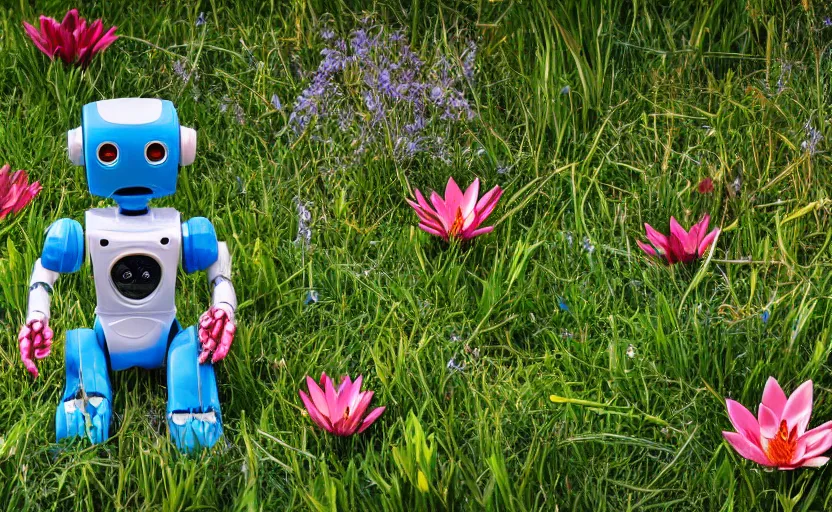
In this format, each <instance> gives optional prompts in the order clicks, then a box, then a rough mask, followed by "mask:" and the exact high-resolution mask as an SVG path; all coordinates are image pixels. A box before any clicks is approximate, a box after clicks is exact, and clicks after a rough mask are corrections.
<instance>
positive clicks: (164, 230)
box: [18, 98, 237, 452]
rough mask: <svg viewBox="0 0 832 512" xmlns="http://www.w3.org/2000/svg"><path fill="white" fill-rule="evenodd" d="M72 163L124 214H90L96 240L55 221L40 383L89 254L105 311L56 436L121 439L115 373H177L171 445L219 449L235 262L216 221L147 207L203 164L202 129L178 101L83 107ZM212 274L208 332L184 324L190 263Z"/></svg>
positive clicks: (27, 332) (38, 341) (34, 290)
mask: <svg viewBox="0 0 832 512" xmlns="http://www.w3.org/2000/svg"><path fill="white" fill-rule="evenodd" d="M67 143H68V153H69V159H70V160H71V161H72V163H74V164H75V165H81V166H84V167H85V168H86V173H87V184H88V187H89V191H90V193H91V194H93V195H96V196H100V197H106V198H112V199H114V200H115V201H116V203H117V204H118V207H113V208H94V209H91V210H87V212H86V221H85V222H86V232H85V231H84V229H83V228H82V227H81V224H80V223H79V222H77V221H75V220H72V219H60V220H58V221H56V222H54V223H53V224H52V225H51V226H50V227H49V229H48V230H47V233H46V240H45V242H44V247H43V252H42V254H41V257H40V258H39V259H38V260H37V261H36V262H35V266H34V270H33V271H32V277H31V279H30V283H29V305H28V312H27V316H26V324H25V325H24V326H23V328H22V329H21V331H20V335H19V336H18V341H19V344H20V354H21V358H22V360H23V362H24V364H25V365H26V368H27V370H29V372H30V373H32V375H34V376H35V377H37V375H38V369H37V367H36V365H35V361H34V360H35V359H43V358H44V357H46V356H47V355H49V352H50V350H51V343H52V330H51V328H50V327H49V318H50V311H49V300H50V294H51V293H52V287H53V285H54V284H55V281H56V280H57V278H58V275H59V274H64V273H68V272H76V271H77V270H79V269H80V268H81V265H82V264H83V263H84V261H85V254H88V255H89V257H90V261H91V263H92V271H93V277H94V279H95V292H96V297H97V304H96V308H95V315H96V320H95V325H94V326H93V328H92V329H74V330H71V331H69V332H67V334H66V347H65V349H66V390H65V391H64V394H63V400H62V401H61V403H60V404H59V405H58V410H57V412H56V414H55V430H56V431H57V438H58V439H59V440H60V439H63V438H72V437H85V436H86V437H88V438H89V439H90V440H91V441H92V442H93V443H101V442H104V441H105V440H106V439H107V438H108V437H109V434H110V431H109V429H110V418H111V415H112V403H113V401H112V400H113V391H112V387H111V385H110V377H109V372H110V371H118V370H124V369H126V368H131V367H134V366H138V367H142V368H158V367H161V366H163V365H166V366H167V388H168V405H167V419H168V425H169V428H170V434H171V438H172V439H173V441H174V443H175V444H176V446H177V447H178V448H179V449H180V450H182V451H185V452H192V451H195V450H198V449H201V448H209V447H211V446H213V445H214V444H215V443H216V442H217V440H218V439H219V438H220V436H221V435H222V416H221V414H220V403H219V397H218V395H217V383H216V378H215V376H214V367H213V363H216V362H217V361H219V360H220V359H222V358H224V357H225V356H226V354H227V353H228V350H229V348H230V346H231V342H232V341H233V339H234V333H235V331H236V324H235V322H234V313H235V310H236V308H237V298H236V295H235V293H234V287H233V286H232V284H231V256H230V254H229V251H228V247H227V246H226V244H225V243H224V242H218V241H217V235H216V232H215V231H214V226H213V225H212V224H211V222H210V221H209V220H208V219H205V218H203V217H195V218H192V219H190V220H188V221H187V222H184V223H182V222H181V221H180V216H179V212H178V211H176V210H175V209H173V208H150V207H149V206H148V201H150V200H151V199H153V198H157V197H163V196H167V195H171V194H173V193H174V192H175V191H176V180H177V175H178V172H179V166H180V165H190V164H191V163H193V161H194V157H195V155H196V131H194V130H193V129H191V128H187V127H184V126H180V124H179V117H178V115H177V112H176V109H175V108H174V106H173V104H172V103H171V102H169V101H165V100H159V99H145V98H121V99H113V100H106V101H98V102H95V103H90V104H87V105H85V106H84V108H83V113H82V121H81V126H80V127H78V128H75V129H74V130H70V131H69V132H68V133H67ZM180 263H181V265H182V268H183V269H184V270H185V272H188V273H190V272H195V271H197V270H205V271H207V273H208V281H209V283H210V286H211V287H212V306H211V307H210V308H209V309H208V311H206V312H205V313H204V314H203V315H202V316H201V318H200V320H199V325H198V327H194V326H192V327H188V328H183V327H182V326H181V325H180V323H179V322H178V321H177V319H176V305H175V301H174V298H175V291H176V290H175V288H176V273H177V269H178V267H179V265H180Z"/></svg>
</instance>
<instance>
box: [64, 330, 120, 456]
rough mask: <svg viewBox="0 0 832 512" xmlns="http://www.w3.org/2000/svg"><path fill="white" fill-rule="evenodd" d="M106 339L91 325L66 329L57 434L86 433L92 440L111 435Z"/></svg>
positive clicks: (103, 439) (70, 436)
mask: <svg viewBox="0 0 832 512" xmlns="http://www.w3.org/2000/svg"><path fill="white" fill-rule="evenodd" d="M103 347H104V340H103V338H102V337H101V335H100V333H96V331H93V330H92V329H75V330H72V331H69V332H68V333H66V388H65V389H64V394H63V399H62V400H61V403H60V404H58V409H57V411H55V434H56V437H57V439H58V440H59V441H60V440H61V439H65V438H72V437H87V438H89V440H90V441H92V443H93V444H98V443H103V442H104V441H106V440H107V438H109V437H110V419H111V417H112V410H111V407H110V405H111V403H112V399H113V390H112V387H111V386H110V376H109V373H108V368H107V358H106V356H105V355H104V348H103Z"/></svg>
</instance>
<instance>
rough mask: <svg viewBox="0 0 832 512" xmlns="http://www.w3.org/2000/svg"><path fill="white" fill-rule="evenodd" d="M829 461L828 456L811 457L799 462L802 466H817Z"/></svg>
mask: <svg viewBox="0 0 832 512" xmlns="http://www.w3.org/2000/svg"><path fill="white" fill-rule="evenodd" d="M827 462H829V457H812V458H811V459H806V460H804V461H803V462H801V464H800V467H802V468H819V467H821V466H823V465H825V464H826V463H827Z"/></svg>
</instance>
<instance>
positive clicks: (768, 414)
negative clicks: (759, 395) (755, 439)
mask: <svg viewBox="0 0 832 512" xmlns="http://www.w3.org/2000/svg"><path fill="white" fill-rule="evenodd" d="M757 416H758V417H759V422H760V435H761V436H763V437H765V438H767V439H771V438H773V437H774V436H776V435H777V432H778V430H780V416H778V415H777V413H775V412H774V411H772V410H771V409H769V408H768V407H766V406H765V404H760V408H759V409H758V410H757Z"/></svg>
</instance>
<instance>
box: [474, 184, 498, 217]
mask: <svg viewBox="0 0 832 512" xmlns="http://www.w3.org/2000/svg"><path fill="white" fill-rule="evenodd" d="M501 197H503V189H501V188H500V187H499V186H496V187H494V188H492V189H491V190H489V191H488V192H486V193H485V195H484V196H482V198H481V199H480V200H479V202H478V203H477V206H476V207H474V211H476V212H477V219H478V220H479V223H480V224H482V223H483V222H485V219H487V218H488V216H489V215H491V212H493V211H494V208H496V207H497V202H498V201H499V200H500V198H501Z"/></svg>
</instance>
